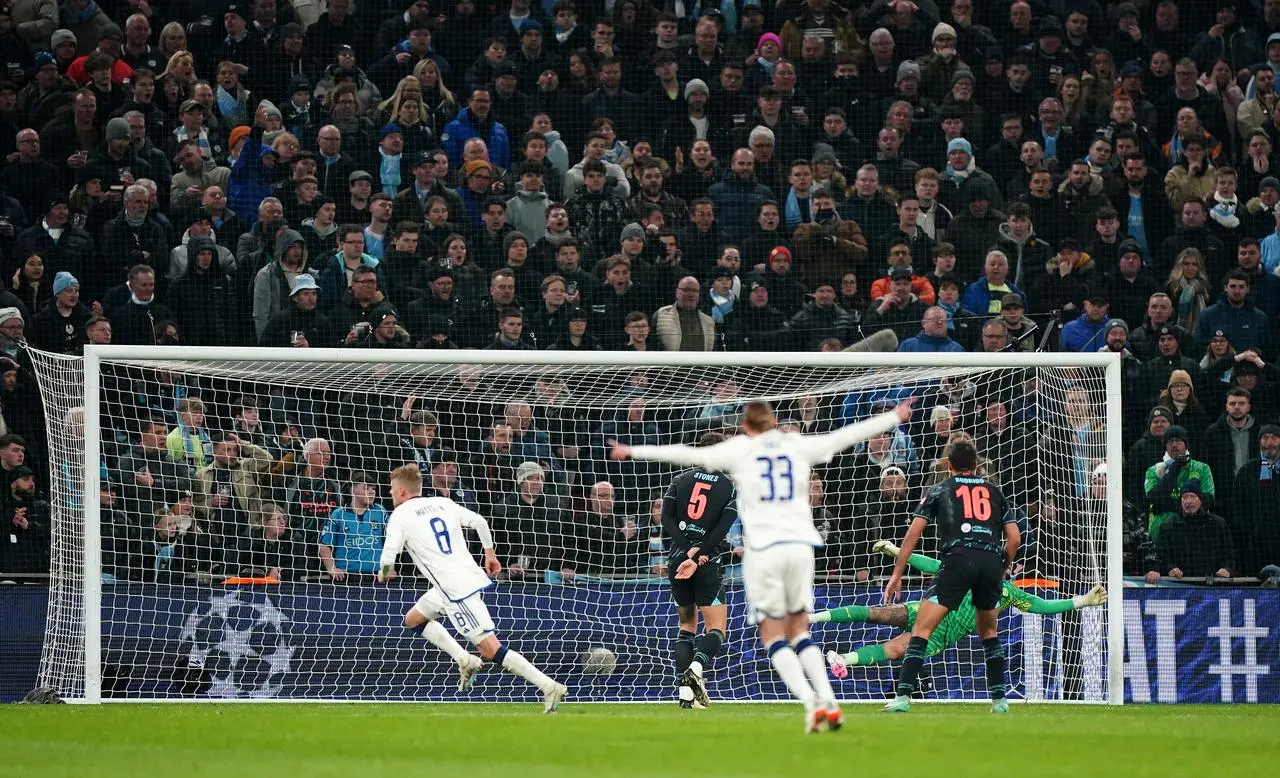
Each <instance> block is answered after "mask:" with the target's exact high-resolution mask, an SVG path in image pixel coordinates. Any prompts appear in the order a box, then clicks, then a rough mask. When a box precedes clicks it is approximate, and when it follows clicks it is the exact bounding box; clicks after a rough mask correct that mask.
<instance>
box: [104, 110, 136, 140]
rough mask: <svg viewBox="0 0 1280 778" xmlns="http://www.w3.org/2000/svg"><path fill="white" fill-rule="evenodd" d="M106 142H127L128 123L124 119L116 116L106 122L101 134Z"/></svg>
mask: <svg viewBox="0 0 1280 778" xmlns="http://www.w3.org/2000/svg"><path fill="white" fill-rule="evenodd" d="M103 136H104V137H105V138H106V140H107V142H111V141H113V140H123V141H127V140H129V138H130V131H129V122H128V121H126V120H125V119H124V118H122V117H119V116H117V117H116V118H114V119H111V120H110V121H108V122H107V129H106V131H105V132H104V133H103Z"/></svg>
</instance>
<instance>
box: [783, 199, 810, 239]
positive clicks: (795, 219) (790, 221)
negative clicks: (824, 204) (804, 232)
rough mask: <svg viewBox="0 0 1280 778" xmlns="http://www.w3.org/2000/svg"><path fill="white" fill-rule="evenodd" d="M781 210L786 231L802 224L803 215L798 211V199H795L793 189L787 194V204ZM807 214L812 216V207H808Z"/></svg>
mask: <svg viewBox="0 0 1280 778" xmlns="http://www.w3.org/2000/svg"><path fill="white" fill-rule="evenodd" d="M783 209H784V212H783V218H785V219H786V224H787V229H789V230H794V229H795V228H796V227H797V226H798V225H800V224H802V223H804V221H805V218H804V214H803V213H802V212H801V211H800V198H798V197H796V190H795V189H792V190H791V191H789V192H787V202H786V204H785V205H784V206H783ZM809 213H810V214H811V215H812V213H813V209H812V207H810V209H809Z"/></svg>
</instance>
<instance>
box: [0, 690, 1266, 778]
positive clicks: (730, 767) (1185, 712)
mask: <svg viewBox="0 0 1280 778" xmlns="http://www.w3.org/2000/svg"><path fill="white" fill-rule="evenodd" d="M801 718H802V716H801V712H800V707H799V706H798V705H787V706H784V705H725V704H721V705H716V706H714V707H713V708H712V709H710V710H707V711H690V710H679V709H677V708H676V706H674V705H670V706H668V705H661V706H653V705H650V706H625V705H576V706H575V705H573V704H572V703H566V704H565V705H564V706H563V707H562V708H561V710H560V713H559V714H557V715H555V716H545V715H543V714H542V712H541V706H538V705H533V704H527V705H270V704H254V705H235V704H228V705H108V706H100V707H81V706H69V705H58V706H42V707H28V706H5V707H4V708H3V709H0V775H5V776H23V778H35V777H36V776H75V777H76V778H82V777H83V776H95V777H97V776H104V777H112V776H138V775H165V776H181V777H182V778H195V776H218V777H219V778H226V777H227V776H307V778H318V777H320V776H341V777H342V778H351V776H358V775H359V776H376V775H386V776H395V775H421V776H468V775H480V776H520V778H542V777H543V776H546V777H547V778H550V777H551V776H555V777H556V778H565V777H566V776H592V778H613V777H614V776H618V777H622V776H626V777H627V778H647V777H648V776H653V778H673V777H674V776H681V775H692V776H697V778H718V777H719V776H724V777H725V778H729V777H731V776H732V777H733V778H742V777H745V776H770V777H771V778H777V777H778V776H787V775H848V774H853V773H854V772H856V773H857V774H860V775H871V776H874V775H887V774H891V773H889V772H887V771H889V770H894V769H896V770H898V771H904V772H899V773H898V774H912V775H921V774H924V775H931V774H932V775H945V776H948V778H958V776H965V775H984V776H990V775H991V774H992V771H993V769H998V770H1001V771H1007V772H1015V773H1020V772H1026V773H1027V774H1031V775H1035V776H1037V778H1043V777H1044V776H1059V775H1061V776H1072V778H1079V776H1099V775H1117V776H1124V777H1125V778H1141V777H1142V776H1159V778H1169V777H1170V776H1180V775H1210V774H1216V773H1220V772H1221V771H1222V770H1223V769H1229V770H1230V771H1231V773H1232V774H1234V775H1269V774H1270V773H1271V772H1272V771H1273V770H1274V767H1275V755H1276V754H1277V753H1280V726H1277V725H1280V707H1276V706H1247V705H1238V706H1184V707H1176V706H1129V707H1125V708H1118V709H1112V708H1103V707H1096V706H1089V707H1063V706H1057V707H1053V706H1043V705H1040V706H1028V705H1017V704H1015V705H1014V706H1013V709H1012V710H1011V712H1010V713H1009V714H1008V715H1006V716H993V715H991V714H990V713H988V712H987V706H986V705H982V706H979V705H929V704H927V703H920V704H917V705H916V707H915V708H914V709H913V710H912V712H911V713H910V714H907V715H905V716H904V715H891V714H881V713H880V712H879V710H878V706H877V707H871V706H867V705H858V706H850V707H847V708H846V709H845V728H844V729H843V730H841V731H840V732H837V733H823V734H820V735H809V736H805V735H803V734H802V733H801Z"/></svg>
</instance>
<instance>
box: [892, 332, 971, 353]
mask: <svg viewBox="0 0 1280 778" xmlns="http://www.w3.org/2000/svg"><path fill="white" fill-rule="evenodd" d="M898 350H899V351H911V352H924V353H930V354H938V353H947V352H951V351H964V346H961V345H960V344H959V343H956V342H955V341H954V340H952V339H951V338H949V337H947V336H946V335H941V336H938V335H927V334H925V331H924V330H920V334H918V335H916V336H915V337H914V338H907V339H906V340H904V341H902V342H901V343H899V344H898Z"/></svg>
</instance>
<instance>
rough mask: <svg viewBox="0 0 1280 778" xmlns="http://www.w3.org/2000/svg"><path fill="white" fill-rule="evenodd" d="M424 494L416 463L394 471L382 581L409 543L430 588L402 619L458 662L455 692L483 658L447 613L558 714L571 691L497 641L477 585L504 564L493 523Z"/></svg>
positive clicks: (487, 657) (485, 582) (483, 584)
mask: <svg viewBox="0 0 1280 778" xmlns="http://www.w3.org/2000/svg"><path fill="white" fill-rule="evenodd" d="M421 494H422V471H421V470H420V469H419V468H418V466H417V465H416V464H409V465H403V466H401V467H397V468H396V469H395V470H393V471H392V472H391V502H392V504H393V505H394V506H395V510H394V511H392V513H391V518H390V519H388V520H387V540H386V543H385V544H384V545H383V547H382V559H381V562H380V567H379V570H378V582H379V583H385V582H386V581H388V580H390V578H391V576H392V574H393V573H394V572H395V567H396V559H397V558H398V557H399V556H400V552H401V551H403V550H404V549H405V548H406V547H407V548H408V550H409V556H411V557H412V558H413V563H414V565H415V566H417V568H418V571H419V572H421V573H422V575H424V576H426V578H427V579H428V580H429V581H431V588H430V589H429V590H428V591H427V593H426V594H424V595H422V597H420V598H418V601H417V602H416V603H414V605H413V607H412V608H410V609H409V611H408V613H406V614H405V615H404V623H405V626H406V627H408V628H409V629H413V630H416V629H418V628H419V627H422V636H423V637H424V638H426V639H427V640H429V641H430V642H431V643H432V644H433V645H434V646H436V647H437V648H439V649H440V650H442V651H444V652H445V653H446V654H448V655H449V656H451V657H453V660H454V661H455V662H457V663H458V673H459V677H458V691H466V690H467V689H469V688H471V683H472V681H473V680H474V679H475V674H476V673H477V672H479V670H480V668H481V666H482V664H483V663H482V662H481V661H480V657H477V656H475V655H474V654H471V653H469V652H468V651H467V650H466V649H464V648H463V647H462V646H461V645H459V644H458V641H456V640H454V639H453V636H452V635H450V634H449V633H448V632H446V631H445V628H444V625H442V624H441V623H440V622H439V621H438V619H439V618H440V617H441V616H448V617H449V621H450V622H451V623H452V624H453V627H454V629H456V630H458V633H459V634H460V635H462V636H463V637H465V638H467V639H468V640H470V641H471V643H472V644H473V645H474V646H475V647H476V648H477V649H479V650H480V656H482V657H484V659H485V660H486V661H489V662H492V663H493V664H495V665H498V666H499V667H501V668H502V669H503V670H506V671H507V672H509V673H512V674H514V675H518V676H520V677H521V678H523V679H525V680H526V681H528V682H529V683H531V684H533V685H534V686H536V687H538V689H539V690H540V691H541V692H542V702H543V710H545V711H546V712H547V713H555V711H556V708H557V707H558V706H559V704H560V702H561V701H562V700H564V698H565V697H566V696H568V692H569V690H568V689H567V688H565V686H564V684H561V683H557V682H555V681H554V680H552V679H551V678H549V677H548V676H547V675H546V674H545V673H543V672H542V671H541V670H539V669H538V668H536V667H534V666H533V663H532V662H530V661H529V660H528V659H525V658H524V657H523V656H521V655H520V654H519V653H517V652H515V651H513V650H511V649H509V648H507V647H506V646H504V645H502V644H501V643H499V642H498V638H497V637H496V636H495V635H494V633H493V617H491V616H490V615H489V609H488V607H487V606H485V604H484V600H483V599H482V598H481V597H480V592H482V591H483V590H485V589H487V588H489V587H490V586H491V585H492V584H493V581H492V580H491V579H490V577H489V576H493V575H497V574H498V573H500V572H501V571H502V564H501V563H500V562H499V561H498V557H497V554H496V553H495V552H494V548H493V534H492V533H491V532H490V531H489V523H488V522H487V521H485V519H484V517H483V516H481V515H480V514H478V513H476V512H475V511H471V510H468V509H466V508H464V507H462V506H461V505H458V504H457V503H456V502H454V501H453V500H450V499H449V498H447V497H422V496H420V495H421ZM463 527H468V528H470V529H472V530H475V533H476V534H477V535H479V536H480V544H481V545H482V546H483V547H484V569H483V570H481V569H480V566H479V565H477V564H476V561H475V559H474V558H472V556H471V553H470V552H469V551H468V550H467V541H466V537H465V536H464V535H463V534H462V528H463Z"/></svg>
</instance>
